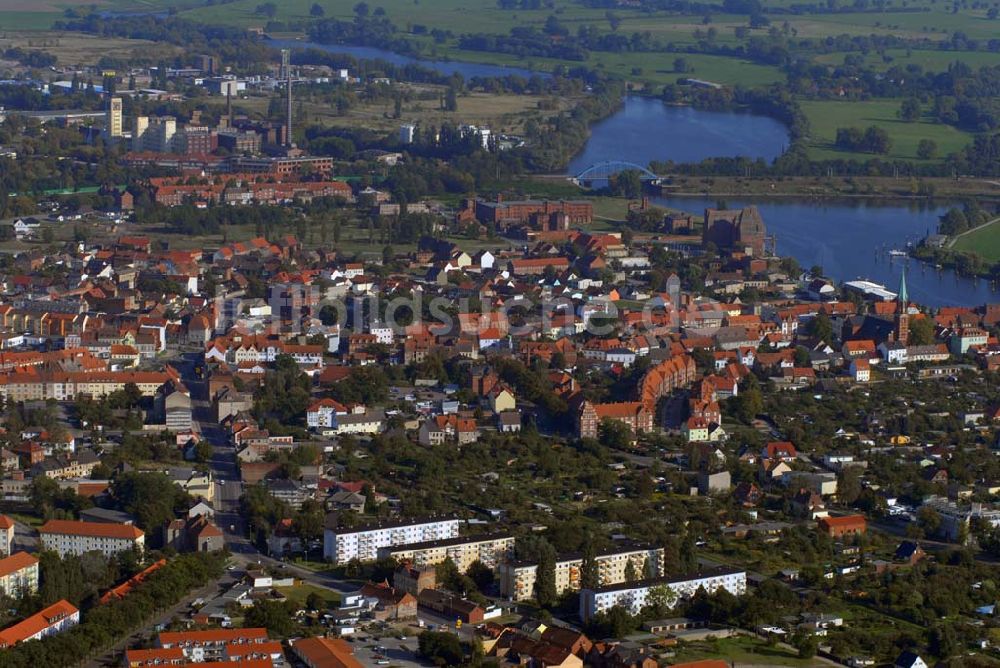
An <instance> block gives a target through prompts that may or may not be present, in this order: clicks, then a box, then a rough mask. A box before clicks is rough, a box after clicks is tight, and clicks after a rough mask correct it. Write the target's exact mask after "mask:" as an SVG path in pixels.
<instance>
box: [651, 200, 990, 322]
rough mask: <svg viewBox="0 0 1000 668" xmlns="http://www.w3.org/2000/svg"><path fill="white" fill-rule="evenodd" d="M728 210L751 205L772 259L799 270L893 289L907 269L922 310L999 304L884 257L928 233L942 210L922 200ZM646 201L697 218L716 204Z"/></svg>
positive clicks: (964, 283)
mask: <svg viewBox="0 0 1000 668" xmlns="http://www.w3.org/2000/svg"><path fill="white" fill-rule="evenodd" d="M724 199H725V201H726V205H727V206H728V207H730V208H733V207H741V206H746V205H748V204H755V205H756V206H757V208H758V209H759V210H760V213H761V216H762V217H763V218H764V223H765V224H766V225H767V231H768V233H769V234H773V235H774V236H775V238H776V242H777V252H778V254H779V255H783V256H789V255H790V256H792V257H794V258H795V259H796V260H798V262H799V264H800V265H802V267H803V268H805V269H808V268H809V267H812V266H813V265H819V266H821V267H823V272H824V273H825V274H826V275H827V276H829V277H830V278H833V279H836V280H838V281H850V280H853V279H855V278H860V277H863V278H868V279H871V280H873V281H876V282H878V283H882V284H883V285H885V286H886V287H887V288H889V289H890V290H892V291H894V292H895V291H896V290H897V288H898V286H899V279H900V276H901V274H902V272H903V268H904V267H906V287H907V290H908V292H909V294H910V298H911V299H912V300H913V301H915V302H918V303H920V304H926V305H927V306H932V307H940V306H972V305H977V304H985V303H987V302H993V301H998V300H1000V299H998V293H997V292H996V291H995V290H994V289H993V288H991V286H990V283H989V281H986V280H979V279H971V278H964V277H960V276H958V275H957V274H956V273H955V272H953V271H939V270H937V269H935V268H934V267H932V266H931V265H928V264H926V263H924V262H918V261H917V260H913V259H910V258H901V257H895V258H893V257H890V256H889V255H888V253H887V252H886V251H888V250H891V249H905V248H906V243H907V242H916V241H917V240H919V239H921V238H923V237H924V235H926V234H927V233H928V232H933V231H934V229H935V227H936V226H937V221H938V216H940V215H941V214H942V213H944V212H945V211H946V210H947V206H944V205H940V204H938V205H931V204H928V203H927V202H905V201H878V200H854V199H836V200H815V199H788V198H782V199H773V198H772V199H768V198H759V199H753V200H750V199H734V198H724ZM652 201H653V203H654V204H657V205H659V206H665V207H669V208H672V209H681V210H683V211H690V212H693V213H699V214H700V213H702V212H703V211H704V209H705V208H708V207H714V206H715V205H716V201H717V200H715V199H710V198H702V197H657V198H653V200H652Z"/></svg>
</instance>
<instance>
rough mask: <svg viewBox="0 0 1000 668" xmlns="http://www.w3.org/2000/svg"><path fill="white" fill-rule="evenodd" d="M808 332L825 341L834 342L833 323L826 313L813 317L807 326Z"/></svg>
mask: <svg viewBox="0 0 1000 668" xmlns="http://www.w3.org/2000/svg"><path fill="white" fill-rule="evenodd" d="M806 332H807V333H808V334H809V335H810V336H812V337H814V338H816V339H819V340H820V341H822V342H823V343H826V344H830V343H832V342H833V324H831V322H830V318H829V317H827V315H826V314H825V313H820V314H819V315H817V316H815V317H813V318H812V319H811V320H810V321H809V324H808V325H807V326H806Z"/></svg>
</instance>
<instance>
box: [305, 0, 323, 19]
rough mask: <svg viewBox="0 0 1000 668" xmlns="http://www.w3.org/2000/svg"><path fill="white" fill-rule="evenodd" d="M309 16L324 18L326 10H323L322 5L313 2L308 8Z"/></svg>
mask: <svg viewBox="0 0 1000 668" xmlns="http://www.w3.org/2000/svg"><path fill="white" fill-rule="evenodd" d="M309 16H312V17H313V18H318V19H321V18H323V17H324V16H326V10H325V9H323V5H321V4H319V3H318V2H314V3H313V5H312V7H310V8H309Z"/></svg>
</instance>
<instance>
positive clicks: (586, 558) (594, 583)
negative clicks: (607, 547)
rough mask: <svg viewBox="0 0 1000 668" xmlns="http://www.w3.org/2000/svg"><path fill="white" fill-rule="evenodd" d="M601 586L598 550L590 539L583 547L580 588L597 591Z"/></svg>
mask: <svg viewBox="0 0 1000 668" xmlns="http://www.w3.org/2000/svg"><path fill="white" fill-rule="evenodd" d="M600 586H601V575H600V571H599V570H598V568H597V550H596V549H595V548H594V541H593V540H592V539H591V538H590V537H588V538H587V540H586V542H585V543H584V545H583V561H582V563H581V564H580V587H581V588H583V589H596V588H598V587H600Z"/></svg>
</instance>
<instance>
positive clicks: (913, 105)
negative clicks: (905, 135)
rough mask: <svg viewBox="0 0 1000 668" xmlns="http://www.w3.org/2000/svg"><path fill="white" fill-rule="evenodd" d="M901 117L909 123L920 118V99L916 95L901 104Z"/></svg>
mask: <svg viewBox="0 0 1000 668" xmlns="http://www.w3.org/2000/svg"><path fill="white" fill-rule="evenodd" d="M899 118H900V119H902V120H904V121H906V122H907V123H913V122H915V121H917V120H919V119H920V100H918V99H917V98H915V97H908V98H906V99H905V100H903V103H902V104H901V105H900V106H899Z"/></svg>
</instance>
